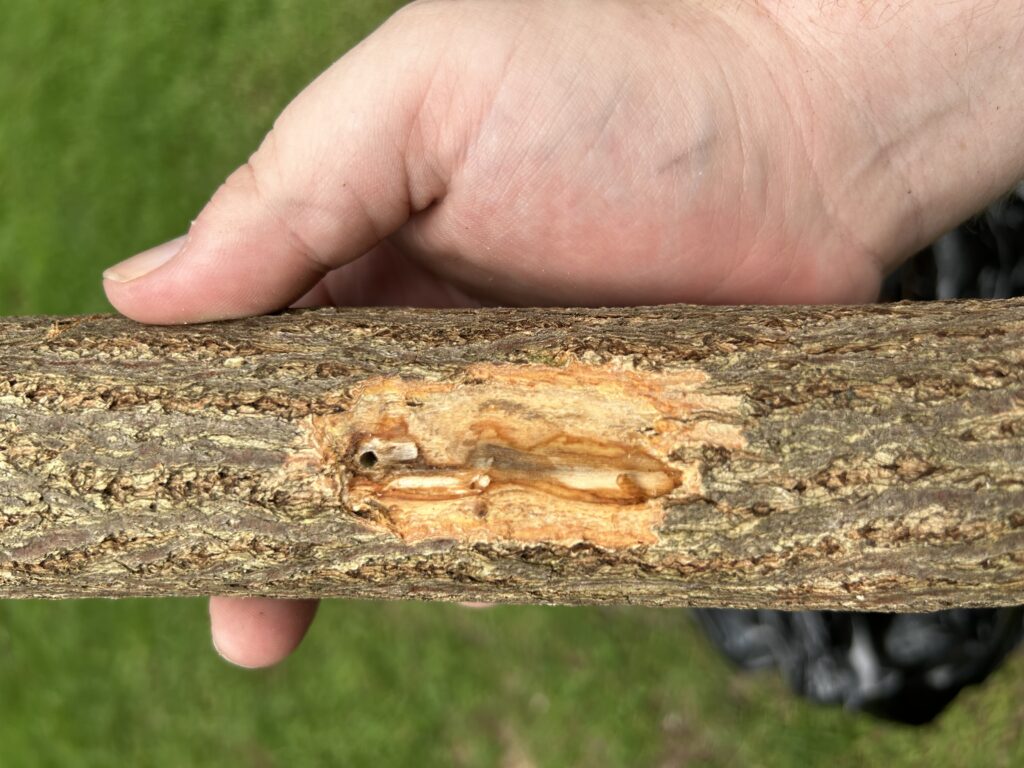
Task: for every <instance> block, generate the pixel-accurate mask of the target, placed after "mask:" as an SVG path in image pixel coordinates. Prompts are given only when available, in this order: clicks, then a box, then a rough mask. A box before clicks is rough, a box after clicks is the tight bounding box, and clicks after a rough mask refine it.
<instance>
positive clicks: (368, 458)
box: [359, 451, 378, 469]
mask: <svg viewBox="0 0 1024 768" xmlns="http://www.w3.org/2000/svg"><path fill="white" fill-rule="evenodd" d="M377 461H378V459H377V454H376V453H374V452H373V451H363V452H362V453H361V454H359V466H361V467H363V468H364V469H371V468H372V467H375V466H377Z"/></svg>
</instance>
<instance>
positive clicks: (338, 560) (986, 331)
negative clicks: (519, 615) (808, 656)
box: [0, 300, 1024, 611]
mask: <svg viewBox="0 0 1024 768" xmlns="http://www.w3.org/2000/svg"><path fill="white" fill-rule="evenodd" d="M1022 336H1024V301H1021V300H1009V301H1001V302H996V301H991V302H929V303H921V304H897V305H874V306H866V307H719V308H710V307H694V306H673V307H661V308H640V309H616V310H587V309H584V310H538V309H518V310H512V309H493V310H490V309H489V310H472V311H426V310H405V309H339V310H321V311H300V312H292V313H288V314H283V315H277V316H272V317H263V318H255V319H250V320H242V321H236V322H229V323H222V324H210V325H197V326H184V327H147V326H141V325H137V324H135V323H132V322H130V321H128V320H124V319H119V318H114V317H104V316H91V317H77V318H13V319H3V320H0V596H4V597H50V598H58V597H82V596H100V595H102V596H128V595H199V594H211V593H214V594H249V595H252V594H262V595H276V596H287V597H300V596H301V597H311V596H332V595H333V596H345V597H363V598H417V599H443V600H455V599H457V600H496V601H512V602H537V603H604V602H609V603H615V602H621V603H626V602H628V603H639V604H647V605H675V606H680V605H701V606H741V607H764V608H767V607H773V608H836V609H839V608H843V609H858V610H895V611H901V610H930V609H936V608H943V607H948V606H954V605H956V606H996V605H1008V604H1015V603H1024V469H1022V466H1024V385H1022V380H1021V379H1022V377H1021V371H1022V369H1021V360H1022V357H1024V345H1022V343H1021V339H1022Z"/></svg>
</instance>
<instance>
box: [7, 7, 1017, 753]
mask: <svg viewBox="0 0 1024 768" xmlns="http://www.w3.org/2000/svg"><path fill="white" fill-rule="evenodd" d="M397 5H398V3H396V2H383V1H374V2H369V1H367V0H332V1H330V2H328V1H327V0H309V1H306V2H288V1H284V0H281V1H272V0H245V1H244V2H242V1H240V0H233V1H232V2H228V1H227V0H217V1H216V2H214V1H213V0H202V1H200V0H195V1H194V2H166V1H164V2H156V1H155V0H154V1H153V2H145V3H143V2H129V1H128V0H125V1H124V2H117V3H115V2H72V0H46V1H45V2H44V1H42V0H0V312H2V313H4V314H19V313H37V312H52V313H75V312H86V311H94V310H104V309H108V307H107V304H106V302H105V300H104V298H103V294H102V292H101V290H100V283H99V273H100V270H101V269H102V268H103V267H104V266H107V265H108V264H110V263H111V262H114V261H116V260H118V259H120V258H122V257H124V256H126V255H128V254H130V253H132V252H134V251H136V250H139V249H142V248H145V247H147V246H150V245H153V244H155V243H157V242H160V241H162V240H164V239H167V238H170V237H173V236H175V235H178V234H181V233H182V232H183V231H184V230H185V228H186V226H187V224H188V221H189V219H190V218H191V217H192V216H193V215H194V214H195V212H196V211H197V210H198V209H199V208H200V207H201V206H202V204H203V203H204V202H205V200H206V198H207V197H208V196H209V194H210V193H211V192H212V191H213V189H214V188H215V187H216V186H217V184H218V183H219V182H220V181H221V180H222V179H223V178H224V176H225V175H226V174H227V173H228V172H230V171H231V170H232V169H233V168H234V167H235V166H236V165H238V164H239V163H240V162H241V161H243V160H244V159H245V158H246V156H247V155H248V154H249V152H250V151H251V150H252V149H253V148H254V147H255V146H256V144H257V143H258V141H259V139H260V137H261V136H262V135H263V133H264V132H265V131H266V130H267V129H268V128H269V127H270V125H271V122H272V120H273V117H274V115H275V114H276V113H277V112H278V111H279V110H280V109H281V107H283V106H284V104H285V103H286V102H287V101H288V99H289V98H290V97H291V96H292V95H293V94H294V93H295V92H296V91H297V90H298V89H299V88H300V87H301V86H302V85H303V84H304V83H305V82H307V81H308V80H309V79H311V78H312V77H313V76H314V75H315V74H316V73H317V72H318V71H319V70H321V69H322V68H323V67H325V66H326V65H327V64H329V63H330V62H331V61H332V60H333V59H335V58H336V57H337V56H338V55H340V54H341V53H342V52H343V51H344V50H345V49H346V48H347V47H348V46H350V45H351V44H353V43H354V42H355V41H357V40H358V39H359V38H360V37H362V36H363V35H365V34H366V33H367V32H369V31H370V30H371V29H372V28H373V26H375V25H376V24H377V23H379V22H380V21H381V20H382V19H383V18H384V17H385V16H386V15H387V14H388V13H389V12H390V11H392V10H393V9H394V8H395V7H397ZM1022 728H1024V657H1022V656H1020V655H1018V656H1016V657H1015V658H1014V659H1013V660H1012V661H1011V662H1010V663H1009V664H1008V665H1007V666H1006V667H1004V668H1003V669H1002V670H1001V671H1000V672H999V673H998V674H997V675H996V676H995V677H994V678H993V679H992V680H991V681H990V682H989V684H987V685H986V686H984V687H983V688H981V689H976V690H971V691H969V692H968V693H966V694H965V695H963V696H961V698H960V699H959V700H958V701H957V702H956V703H955V704H954V706H953V707H952V708H951V710H949V711H948V712H947V713H946V714H945V715H944V716H943V718H942V719H941V720H940V721H939V722H938V723H937V724H936V725H935V726H932V727H930V728H927V729H921V730H911V729H906V728H901V727H896V726H891V725H887V724H884V723H880V722H876V721H874V720H872V719H870V718H867V717H863V716H856V715H847V714H844V713H842V712H837V711H834V710H828V709H819V708H814V707H810V706H807V705H805V704H803V703H802V702H800V701H796V700H794V699H793V698H792V697H790V696H789V695H788V694H787V693H786V691H785V689H784V687H783V685H782V684H781V683H780V682H779V681H778V680H777V679H776V678H775V677H774V676H772V675H759V676H754V677H749V676H736V675H733V674H732V673H731V672H730V670H729V669H728V668H727V667H726V665H725V664H724V663H723V662H722V661H721V660H719V659H718V658H717V656H716V655H715V654H714V653H713V652H712V651H711V650H710V649H709V648H708V647H707V646H706V645H705V644H704V642H703V641H702V640H701V638H700V636H699V635H698V633H697V632H696V631H695V629H694V627H693V626H692V625H691V624H690V622H689V620H688V618H687V616H686V614H685V613H684V612H682V611H650V610H598V609H553V608H499V609H495V610H493V611H489V612H470V611H463V610H460V609H457V608H453V607H451V606H433V605H418V604H371V603H362V604H359V603H341V602H336V603H332V604H328V605H325V606H324V608H323V609H322V611H321V614H320V618H319V620H318V622H317V624H316V626H315V628H314V630H313V633H312V634H311V636H310V637H309V638H308V640H307V642H306V643H305V645H304V646H303V648H302V649H301V651H300V652H299V653H298V654H297V655H296V657H294V658H293V659H291V660H290V661H288V662H287V663H285V664H284V665H282V666H281V667H279V668H277V669H274V670H270V671H265V672H257V673H253V672H245V671H242V670H238V669H234V668H231V667H229V666H228V665H226V664H224V663H223V662H221V661H219V660H218V659H217V658H216V656H215V655H214V654H213V652H212V650H211V648H210V645H209V640H208V636H207V629H206V625H205V606H204V604H203V603H202V602H200V601H149V602H144V601H128V602H122V603H112V602H65V603H52V604H47V603H10V602H8V603H0V766H2V768H11V767H16V766H36V765H44V766H48V765H54V766H58V765H59V766H67V765H74V766H115V765H132V766H175V767H177V766H192V765H194V766H207V765H209V766H222V765H243V766H244V765H249V766H257V767H258V768H262V767H264V766H267V767H269V766H307V765H370V764H372V765H409V766H428V765H506V766H528V765H532V764H538V765H551V766H563V765H579V766H604V765H622V766H633V765H638V766H645V765H666V766H669V765H684V764H694V765H743V766H746V765H780V766H790V765H792V766H805V765H815V764H827V765H830V766H835V767H836V768H838V767H839V766H859V765H886V766H903V765H919V764H928V765H933V766H963V765H985V766H1011V765H1020V764H1022V761H1024V735H1022Z"/></svg>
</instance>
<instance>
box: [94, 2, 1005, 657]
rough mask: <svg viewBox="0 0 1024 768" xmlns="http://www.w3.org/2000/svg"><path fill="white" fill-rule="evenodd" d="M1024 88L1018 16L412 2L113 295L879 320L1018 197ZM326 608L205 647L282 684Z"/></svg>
mask: <svg viewBox="0 0 1024 768" xmlns="http://www.w3.org/2000/svg"><path fill="white" fill-rule="evenodd" d="M1022 72H1024V0H985V2H981V1H980V0H950V1H949V2H945V3H935V2H934V0H902V1H901V2H896V1H895V0H892V1H891V2H885V1H884V0H847V1H846V2H826V1H825V0H779V1H778V2H775V1H774V0H773V1H772V2H768V0H763V1H762V2H756V1H755V0H733V1H731V2H725V1H724V0H722V1H720V2H712V1H711V0H662V1H661V2H655V1H653V0H650V1H648V0H558V2H542V1H541V0H430V1H429V2H418V3H414V4H412V5H410V6H408V7H406V8H405V9H403V10H402V11H400V12H399V13H398V14H397V15H396V16H394V17H393V18H392V19H390V20H389V21H388V22H387V23H385V24H384V25H383V26H382V27H381V28H380V29H379V30H378V31H376V32H375V33H374V34H373V35H371V36H370V37H369V38H367V39H366V40H365V41H363V43H361V44H360V45H359V46H357V47H356V48H355V49H353V50H352V51H351V52H349V53H348V54H346V55H345V56H344V57H342V58H341V59H340V60H339V61H338V62H336V63H335V64H334V65H333V66H332V67H331V68H330V69H328V70H327V71H326V72H325V73H324V74H323V75H322V76H321V77H320V78H318V79H317V80H316V81H315V82H314V83H312V84H311V85H310V86H309V87H308V88H307V89H306V90H305V91H303V92H302V93H301V94H299V96H298V97H297V98H296V99H295V100H294V101H293V102H292V104H290V105H289V106H288V108H287V109H286V110H285V111H284V112H283V113H282V115H281V116H280V117H279V119H278V120H277V122H276V123H275V125H274V129H273V131H272V132H271V133H270V134H269V135H268V136H267V138H266V140H265V141H264V142H263V144H262V145H261V146H260V148H259V149H258V150H257V151H256V153H255V154H254V155H253V156H252V158H251V159H250V161H249V162H248V163H247V164H246V165H245V166H243V167H242V168H240V169H239V170H238V171H237V172H235V173H234V174H233V175H232V176H231V177H230V178H228V180H227V181H226V182H225V183H224V185H223V186H221V188H220V189H219V190H217V192H216V194H215V195H214V196H213V198H212V199H211V201H210V203H209V204H208V205H207V206H206V207H205V208H204V209H203V211H202V212H201V213H200V214H199V216H198V217H197V219H196V220H195V222H194V223H193V224H192V226H191V228H190V229H189V232H188V235H187V238H181V239H178V240H176V241H172V242H171V243H168V244H164V245H163V246H159V247H157V248H155V249H153V250H151V251H147V252H145V253H143V254H139V255H137V256H135V257H133V258H132V259H129V260H127V261H125V262H122V263H121V264H118V265H117V266H115V267H112V268H111V269H110V270H108V271H107V272H106V273H105V275H104V278H105V279H104V286H105V289H106V291H107V295H108V297H109V299H110V301H111V302H112V303H113V305H114V306H115V307H116V308H117V309H118V310H120V311H121V312H123V313H124V314H126V315H128V316H130V317H133V318H135V319H137V320H140V321H142V322H150V323H184V322H197V321H201V320H211V319H222V318H229V317H242V316H247V315H254V314H260V313H264V312H269V311H273V310H277V309H280V308H282V307H285V306H288V305H289V304H294V303H301V304H303V305H319V304H409V305H420V306H477V305H480V304H524V305H528V304H557V305H631V304H651V303H663V302H695V303H711V302H714V303H742V302H752V303H825V302H861V301H870V300H872V299H873V298H874V297H875V295H876V292H877V290H878V287H879V284H880V280H881V278H882V277H883V276H884V274H885V273H886V272H887V271H889V270H891V269H892V268H893V267H895V266H896V265H898V264H899V262H900V261H901V260H903V259H905V258H906V257H908V256H909V255H910V254H912V253H913V252H914V251H915V250H916V249H918V248H920V247H922V246H924V245H926V244H927V243H929V242H931V241H932V240H934V239H935V238H936V237H937V236H939V235H940V234H941V233H942V232H943V231H945V230H946V229H948V228H950V227H952V226H954V225H956V224H957V223H958V222H960V221H961V220H962V219H964V218H965V217H967V216H968V215H970V214H971V213H972V212H974V211H976V210H978V209H980V208H982V207H983V206H984V205H986V204H987V203H989V202H990V201H992V200H993V199H994V198H996V197H998V196H999V195H1000V194H1002V193H1004V192H1005V191H1007V190H1008V189H1010V188H1011V187H1012V186H1013V184H1015V183H1016V182H1017V181H1019V180H1020V179H1021V178H1024V76H1022ZM315 610H316V606H315V604H314V603H313V602H311V601H270V600H264V599H248V600H245V599H236V598H219V597H214V598H213V599H212V600H211V603H210V617H211V624H212V632H213V639H214V644H215V646H216V647H217V649H218V650H219V652H220V653H221V654H222V655H223V656H224V657H225V658H227V659H228V660H230V661H232V662H234V663H236V664H239V665H242V666H247V667H259V666H266V665H270V664H274V663H276V662H277V661H280V660H281V659H282V658H284V657H285V656H287V655H288V653H290V652H291V651H292V650H293V649H294V648H295V647H296V646H297V645H298V644H299V642H300V641H301V639H302V637H303V635H304V634H305V632H306V630H307V628H308V627H309V625H310V622H311V621H312V619H313V615H314V613H315Z"/></svg>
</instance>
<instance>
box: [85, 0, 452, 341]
mask: <svg viewBox="0 0 1024 768" xmlns="http://www.w3.org/2000/svg"><path fill="white" fill-rule="evenodd" d="M407 15H408V14H403V13H402V12H400V13H399V14H396V16H395V17H392V19H391V20H390V21H389V22H388V23H386V24H385V25H384V26H383V27H381V29H379V30H378V31H377V32H376V33H374V35H372V36H371V37H369V38H367V39H366V40H364V41H363V43H362V44H360V45H359V46H357V47H356V48H355V49H353V50H352V51H350V52H349V53H348V54H347V55H346V56H344V57H343V58H342V59H340V60H339V61H338V62H337V63H335V64H334V65H333V66H332V67H331V68H330V69H328V70H327V71H326V72H324V73H323V74H322V75H321V76H320V77H319V78H317V80H315V81H314V82H313V83H312V84H311V85H310V86H309V87H307V88H306V89H305V90H304V91H303V92H302V93H301V94H300V95H299V96H298V97H297V98H296V99H295V100H294V101H293V102H292V103H291V104H290V105H289V106H288V107H287V108H286V109H285V111H284V112H283V113H282V114H281V115H280V117H279V118H278V119H277V121H276V122H275V124H274V128H273V130H272V131H271V132H270V133H269V134H268V135H267V137H266V139H265V140H264V141H263V143H262V145H261V146H260V148H259V150H258V151H257V152H256V153H255V154H254V155H253V156H252V157H251V158H250V160H249V162H248V163H246V164H245V165H243V166H242V167H241V168H239V169H238V170H237V171H235V172H234V173H233V174H232V175H231V176H230V177H229V178H228V179H227V181H226V182H225V183H224V184H223V185H222V186H221V187H220V189H218V190H217V192H216V194H215V195H214V196H213V198H212V199H211V200H210V202H209V203H208V204H207V205H206V207H205V208H204V209H203V210H202V212H201V213H200V214H199V216H198V217H197V219H196V220H195V222H194V223H193V225H192V227H191V229H190V231H189V233H188V235H187V236H186V237H185V238H179V239H178V240H174V241H171V242H170V243H166V244H164V245H163V246H159V247H157V248H155V249H153V250H150V251H147V252H144V253H142V254H139V255H137V256H134V257H132V258H131V259H128V260H127V261H124V262H122V263H120V264H118V265H116V266H114V267H111V268H110V269H108V270H107V271H106V272H105V273H104V289H105V290H106V292H107V297H108V298H109V300H110V302H111V303H112V304H113V305H114V306H115V307H116V308H117V309H118V310H119V311H121V312H122V313H124V314H126V315H128V316H129V317H132V318H135V319H136V320H140V321H142V322H149V323H184V322H199V321H204V320H219V319H225V318H231V317H242V316H246V315H253V314H261V313H264V312H269V311H274V310H277V309H281V308H283V307H285V306H287V305H288V304H290V303H291V302H292V301H294V300H295V299H297V298H299V297H300V296H301V295H302V294H303V293H305V292H306V291H307V290H309V289H310V288H311V287H312V286H313V285H314V284H315V283H316V282H317V281H318V280H319V279H320V278H321V277H322V276H323V274H324V273H325V272H327V271H329V270H331V269H334V268H336V267H339V266H341V265H343V264H345V263H347V262H350V261H352V260H353V259H356V258H358V257H359V256H361V255H362V254H363V253H365V252H366V251H368V250H369V249H370V248H372V247H373V246H374V245H375V244H376V243H377V242H378V241H380V240H381V239H383V238H385V237H387V236H388V235H390V234H391V233H393V232H395V231H396V230H397V229H398V228H400V227H401V226H402V224H403V223H405V221H406V220H407V219H408V218H409V217H410V215H412V213H414V212H415V211H417V210H421V209H423V208H426V207H427V206H429V205H430V204H431V203H432V202H433V201H434V200H435V199H437V198H439V197H440V196H441V195H442V194H443V192H444V182H443V180H442V179H441V178H440V177H439V175H438V173H437V172H436V169H438V168H439V167H443V164H442V163H440V162H438V161H437V160H436V158H428V157H423V155H424V154H425V153H424V152H423V151H422V147H425V146H431V145H430V144H429V143H427V142H425V141H423V140H422V130H421V131H419V132H418V133H417V132H416V131H414V128H416V127H417V124H418V122H419V113H420V110H421V108H422V105H423V102H424V97H425V93H426V91H427V90H428V84H429V82H430V77H431V75H432V72H433V69H434V67H435V66H436V65H437V60H438V59H439V56H437V55H435V54H433V53H432V52H431V50H430V49H431V47H433V48H434V49H436V50H440V49H439V47H438V46H431V45H430V44H429V40H428V42H427V43H424V41H423V39H422V33H423V30H422V27H421V28H420V30H419V33H420V39H419V40H418V43H419V44H418V45H410V44H409V43H408V41H407V37H408V31H412V30H411V25H410V24H409V23H406V19H405V17H406V16H407ZM413 143H415V145H414V146H412V147H411V146H410V145H411V144H413ZM411 150H413V151H411ZM413 154H415V155H418V156H417V157H413ZM428 168H429V169H431V170H430V171H427V170H426V169H428Z"/></svg>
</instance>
